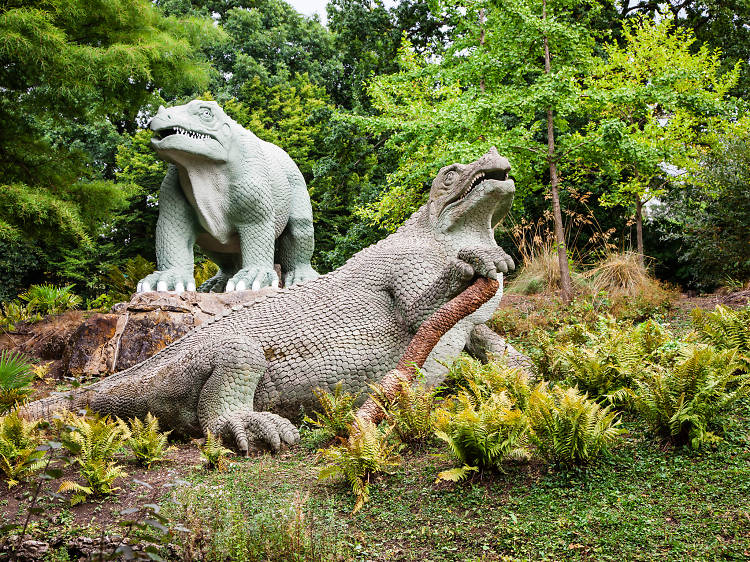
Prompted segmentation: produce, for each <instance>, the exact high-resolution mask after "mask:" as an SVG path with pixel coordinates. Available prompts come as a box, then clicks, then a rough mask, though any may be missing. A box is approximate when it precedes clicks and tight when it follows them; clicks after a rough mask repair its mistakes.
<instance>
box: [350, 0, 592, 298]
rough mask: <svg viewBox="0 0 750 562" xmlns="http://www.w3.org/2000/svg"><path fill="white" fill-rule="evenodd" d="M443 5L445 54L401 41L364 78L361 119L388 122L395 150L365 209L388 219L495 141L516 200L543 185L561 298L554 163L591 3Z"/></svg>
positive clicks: (575, 87) (580, 67) (560, 155)
mask: <svg viewBox="0 0 750 562" xmlns="http://www.w3.org/2000/svg"><path fill="white" fill-rule="evenodd" d="M443 9H444V10H445V12H446V14H447V16H446V17H448V18H449V19H450V20H452V21H458V22H459V24H458V25H457V27H456V28H455V30H454V32H453V35H452V36H451V41H452V43H451V47H450V48H449V49H448V50H447V51H446V53H445V54H444V56H442V58H441V59H440V60H438V61H435V60H428V58H426V57H423V56H420V55H419V54H418V53H417V52H416V51H415V50H414V49H413V48H411V45H410V43H409V42H408V41H406V40H405V41H404V44H403V47H402V50H401V55H400V59H399V64H400V72H399V73H397V74H393V75H389V76H384V77H376V78H374V79H373V81H372V85H371V88H370V95H371V96H372V100H373V106H374V107H375V109H376V110H378V111H379V112H380V116H377V117H372V118H360V120H361V121H362V122H364V123H366V124H367V126H369V127H370V129H371V130H372V131H378V132H383V131H393V136H392V137H391V138H390V139H389V141H388V142H387V143H386V146H387V147H389V148H392V149H393V150H397V151H399V152H400V153H401V154H402V157H401V160H400V165H399V169H398V170H397V171H396V172H395V173H393V174H391V175H390V176H389V189H388V191H387V192H386V193H385V194H384V196H383V197H382V198H381V199H380V200H379V201H378V202H377V204H376V205H373V206H370V207H369V208H368V209H364V210H363V215H364V216H366V217H368V218H370V219H371V220H375V221H378V222H380V223H382V224H384V225H386V226H388V227H389V228H393V227H395V226H396V225H397V224H399V223H400V222H401V221H402V220H403V219H404V218H405V217H406V216H408V214H409V213H410V212H412V211H413V210H414V208H415V207H416V206H417V205H418V204H419V203H421V202H422V201H424V199H425V196H426V190H425V189H424V187H425V186H426V184H427V182H428V181H429V179H431V177H432V175H433V174H434V172H435V170H437V169H438V168H439V167H440V166H442V165H445V164H448V163H450V162H455V161H460V160H470V159H475V158H477V157H478V156H479V155H481V154H483V153H484V152H486V151H487V150H488V149H489V147H490V146H492V145H496V146H497V147H498V149H499V150H500V151H501V152H503V153H505V154H508V155H509V156H510V157H511V159H512V160H511V162H512V163H513V165H514V170H513V173H514V175H515V177H516V179H517V182H516V183H517V188H518V191H517V198H518V203H517V204H518V205H523V201H524V199H525V198H526V197H528V195H529V194H530V193H533V192H536V191H538V190H540V189H543V188H544V187H545V185H546V186H548V187H549V190H550V193H551V198H552V205H553V212H554V224H555V240H556V245H557V251H558V259H559V263H560V269H561V272H562V276H563V283H562V296H563V298H564V299H566V300H569V299H570V298H571V296H572V291H571V287H570V281H569V274H568V255H567V251H566V244H565V238H564V232H563V230H564V228H563V224H562V216H561V212H560V202H559V190H560V189H561V187H562V186H561V183H560V181H561V177H560V175H559V173H558V170H559V168H560V166H561V164H563V163H564V162H565V161H566V159H567V158H569V157H570V154H571V149H572V148H574V147H573V146H571V144H572V143H571V139H573V138H574V135H572V132H573V131H572V126H571V121H573V120H580V119H582V118H583V116H582V103H581V93H582V81H583V77H584V76H585V74H586V70H587V69H588V67H590V66H591V65H592V64H593V46H594V35H593V32H592V31H591V30H590V29H589V28H588V27H587V25H586V24H587V21H588V18H594V17H596V15H597V13H598V12H597V10H598V6H597V5H596V4H595V3H588V2H585V1H574V2H562V1H557V0H555V1H550V2H547V1H545V0H540V1H537V0H528V1H524V2H510V1H492V2H490V1H481V2H475V3H473V4H472V5H471V6H470V7H467V8H465V10H466V11H465V14H464V13H463V10H464V8H463V7H462V6H459V5H457V4H455V3H450V2H448V3H445V4H444V5H443ZM480 14H481V17H480ZM575 139H576V142H578V140H579V137H578V136H575Z"/></svg>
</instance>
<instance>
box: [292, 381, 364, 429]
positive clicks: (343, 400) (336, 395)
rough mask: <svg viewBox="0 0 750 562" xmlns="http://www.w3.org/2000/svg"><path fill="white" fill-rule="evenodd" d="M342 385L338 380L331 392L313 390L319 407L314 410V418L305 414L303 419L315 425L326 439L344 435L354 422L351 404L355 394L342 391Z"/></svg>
mask: <svg viewBox="0 0 750 562" xmlns="http://www.w3.org/2000/svg"><path fill="white" fill-rule="evenodd" d="M342 387H343V383H342V382H341V381H339V383H338V384H337V385H336V386H335V387H334V389H333V394H331V393H330V392H326V391H325V390H323V389H322V388H316V389H315V390H313V393H314V394H315V397H316V398H317V399H318V402H319V403H320V408H321V409H320V410H319V411H316V412H315V419H312V418H309V417H307V416H305V421H306V422H307V423H310V424H312V425H313V426H315V427H317V428H318V429H319V430H320V432H321V433H322V434H323V435H324V436H325V437H326V438H327V439H332V438H333V437H344V436H345V435H347V434H348V432H349V426H350V425H351V424H352V423H353V422H354V412H353V411H352V405H353V404H354V401H355V400H356V399H357V396H356V395H354V394H352V393H350V392H344V391H343V390H342Z"/></svg>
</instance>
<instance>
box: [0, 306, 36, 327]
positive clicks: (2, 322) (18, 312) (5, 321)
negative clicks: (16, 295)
mask: <svg viewBox="0 0 750 562" xmlns="http://www.w3.org/2000/svg"><path fill="white" fill-rule="evenodd" d="M41 319H42V316H41V314H39V313H38V312H34V311H33V310H32V309H30V308H29V307H28V306H27V305H25V304H22V303H21V302H19V301H11V302H4V303H2V314H0V328H3V329H5V330H10V331H13V330H15V329H16V326H17V325H18V324H22V323H28V324H33V323H34V322H39V321H40V320H41Z"/></svg>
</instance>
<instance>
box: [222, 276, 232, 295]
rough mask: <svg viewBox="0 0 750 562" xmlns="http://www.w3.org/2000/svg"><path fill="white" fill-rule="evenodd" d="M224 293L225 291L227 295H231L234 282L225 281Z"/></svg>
mask: <svg viewBox="0 0 750 562" xmlns="http://www.w3.org/2000/svg"><path fill="white" fill-rule="evenodd" d="M224 291H226V292H227V293H231V292H232V291H234V281H232V280H231V279H230V280H229V281H227V286H226V288H225V289H224Z"/></svg>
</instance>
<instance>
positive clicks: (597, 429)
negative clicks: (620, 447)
mask: <svg viewBox="0 0 750 562" xmlns="http://www.w3.org/2000/svg"><path fill="white" fill-rule="evenodd" d="M526 413H527V416H528V418H529V423H530V425H531V428H532V433H531V440H532V441H533V442H534V444H536V446H537V447H538V449H539V452H540V454H541V455H542V456H544V457H545V458H547V459H549V460H552V461H555V462H559V463H563V464H570V465H575V464H586V463H589V462H591V461H593V460H594V459H596V458H597V457H598V456H599V455H600V454H601V453H602V452H603V451H605V450H606V449H607V448H608V447H609V445H611V444H612V443H613V442H614V441H615V440H616V439H617V437H618V436H619V435H621V434H622V433H624V430H622V429H621V428H620V427H619V424H620V421H619V419H617V413H616V412H614V411H613V410H612V409H611V408H610V407H609V406H608V407H602V406H601V405H599V404H598V403H597V402H595V401H594V400H590V399H589V398H588V396H587V395H586V394H581V393H580V392H579V390H578V389H577V388H575V387H572V388H567V389H563V388H560V387H554V388H552V389H550V388H549V383H547V382H542V383H539V384H538V385H537V386H536V388H535V389H534V391H533V392H532V393H531V397H530V399H529V407H528V409H527V411H526Z"/></svg>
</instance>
